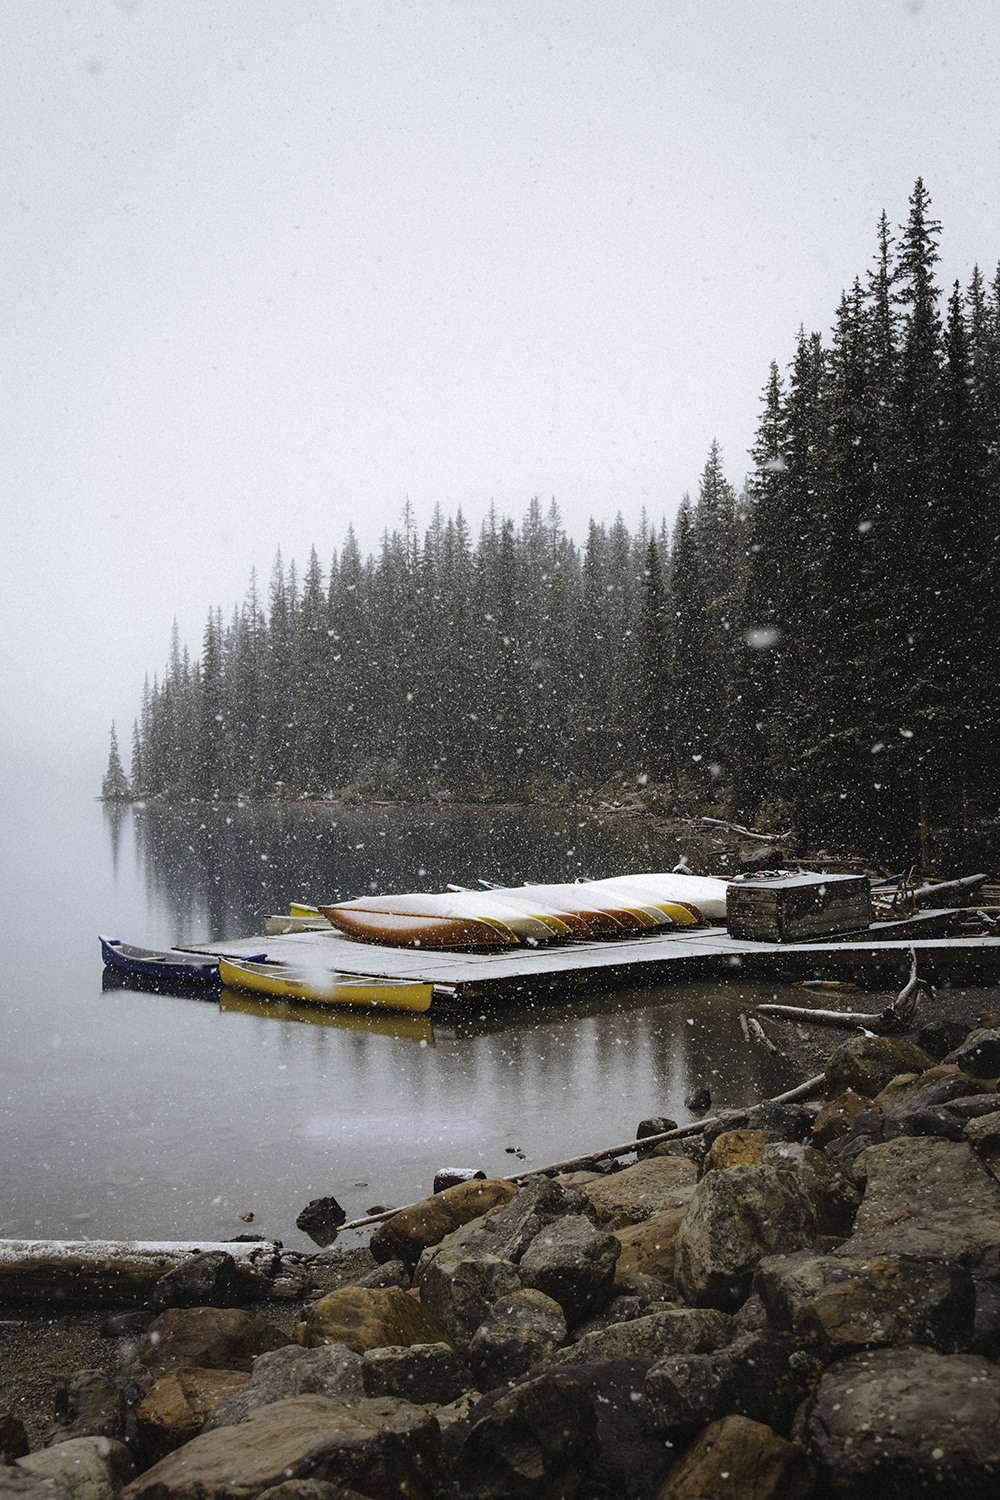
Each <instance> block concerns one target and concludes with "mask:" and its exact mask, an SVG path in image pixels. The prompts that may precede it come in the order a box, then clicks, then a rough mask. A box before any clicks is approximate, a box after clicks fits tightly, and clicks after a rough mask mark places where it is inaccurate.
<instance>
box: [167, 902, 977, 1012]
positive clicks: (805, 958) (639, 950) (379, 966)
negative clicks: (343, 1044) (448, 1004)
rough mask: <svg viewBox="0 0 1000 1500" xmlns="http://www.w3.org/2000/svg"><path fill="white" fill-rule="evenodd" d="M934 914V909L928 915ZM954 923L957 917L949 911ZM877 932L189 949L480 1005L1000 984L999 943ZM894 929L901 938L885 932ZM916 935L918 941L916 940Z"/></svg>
mask: <svg viewBox="0 0 1000 1500" xmlns="http://www.w3.org/2000/svg"><path fill="white" fill-rule="evenodd" d="M927 915H928V916H929V917H933V916H935V915H938V914H935V913H929V914H927ZM940 915H941V916H942V917H943V918H944V917H947V918H949V919H950V917H951V916H953V915H954V913H948V914H945V913H941V914H940ZM899 925H900V927H903V928H904V929H905V930H906V932H907V935H905V936H904V935H902V934H899V935H895V924H885V925H884V926H878V925H876V926H874V927H872V928H869V929H868V932H867V933H866V934H864V935H863V936H860V937H852V938H849V939H840V940H837V939H825V940H823V941H821V942H809V943H795V944H792V943H764V942H752V941H748V940H747V939H742V938H734V937H730V935H729V933H728V932H727V931H726V929H725V928H724V927H703V928H699V929H697V930H695V931H692V930H691V929H690V928H677V929H672V930H670V931H666V932H656V933H652V934H650V935H646V936H642V937H624V938H610V939H604V940H601V941H591V942H572V943H554V944H552V945H551V946H546V947H539V948H510V949H505V950H503V951H502V952H485V953H455V952H440V951H438V952H432V951H430V950H424V951H422V950H420V949H419V948H388V947H384V948H383V947H380V946H378V945H376V944H372V943H362V942H358V941H357V939H355V938H350V937H348V936H346V934H344V933H339V932H336V931H329V932H328V931H322V932H296V933H286V934H282V935H280V936H270V937H263V936H257V937H249V938H238V939H234V940H227V941H219V942H210V943H191V944H186V945H184V946H185V948H186V951H190V952H196V953H208V954H214V955H218V956H220V957H226V958H247V957H250V956H251V955H253V954H261V953H266V954H267V956H268V957H269V958H272V959H276V960H278V961H280V962H287V963H296V962H299V963H301V962H303V961H304V962H305V964H306V965H307V966H308V967H309V968H313V967H314V966H315V967H319V966H322V967H323V969H324V970H339V971H341V972H343V973H345V974H357V975H362V976H377V977H379V978H385V979H418V980H421V981H422V982H423V983H425V984H432V985H433V986H434V988H435V998H440V999H442V1000H444V999H449V1000H469V1001H479V1000H486V999H497V1000H502V999H507V998H515V997H517V996H524V995H525V994H527V993H532V994H538V993H543V992H546V991H549V992H551V991H558V990H566V991H573V990H580V989H584V988H587V989H613V988H618V987H621V986H632V985H642V984H663V983H665V982H668V981H671V980H676V979H692V978H700V977H702V976H706V975H710V974H715V975H718V976H719V977H720V978H724V977H725V976H727V975H728V976H733V975H734V974H736V973H744V974H747V975H752V976H754V977H760V976H769V975H770V976H781V977H785V978H792V979H801V978H806V977H810V976H816V977H824V978H845V979H847V978H850V979H855V980H858V979H860V980H861V981H862V982H864V981H866V980H867V982H868V983H869V984H878V983H883V982H884V983H885V984H887V985H888V984H891V983H893V982H895V980H896V979H897V978H898V979H899V980H900V982H902V979H903V978H905V976H906V974H907V973H908V972H909V964H910V950H911V949H914V950H915V951H916V954H917V962H918V966H919V972H920V976H921V978H922V979H927V980H931V981H933V982H937V983H941V982H952V983H966V984H986V983H991V982H995V981H997V980H1000V937H940V936H937V937H932V936H929V935H928V936H923V935H920V936H918V935H916V933H919V932H921V930H923V931H926V930H927V928H926V927H925V928H923V929H921V928H920V927H916V928H915V929H914V928H911V927H910V925H909V924H899ZM889 931H893V933H894V935H893V936H891V937H890V936H888V935H885V934H887V933H888V932H889ZM911 932H913V935H909V934H910V933H911Z"/></svg>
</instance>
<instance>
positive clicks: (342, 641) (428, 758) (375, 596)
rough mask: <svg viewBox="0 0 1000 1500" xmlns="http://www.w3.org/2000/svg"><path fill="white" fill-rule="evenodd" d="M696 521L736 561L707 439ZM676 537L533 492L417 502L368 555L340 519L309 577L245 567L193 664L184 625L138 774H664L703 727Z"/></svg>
mask: <svg viewBox="0 0 1000 1500" xmlns="http://www.w3.org/2000/svg"><path fill="white" fill-rule="evenodd" d="M684 517H685V521H684V529H685V537H684V546H685V547H686V548H687V549H688V550H690V549H691V545H692V539H693V540H694V542H695V544H696V545H698V546H701V545H703V544H704V545H705V546H706V547H709V548H710V549H714V547H715V536H716V533H717V532H720V531H721V532H724V533H725V535H726V538H727V548H728V554H729V555H730V557H731V560H733V561H734V560H735V559H736V558H737V557H738V555H739V553H740V547H739V545H738V543H737V539H736V538H737V530H738V525H739V523H738V519H737V507H736V500H735V496H734V493H733V490H732V488H731V486H730V485H729V484H728V483H727V482H726V480H725V479H724V478H723V475H722V469H721V457H720V455H719V452H718V449H717V448H716V447H713V449H712V452H711V454H710V456H709V460H708V463H707V464H706V468H705V473H704V476H703V479H702V486H701V492H700V495H699V499H698V501H697V503H696V504H694V505H693V506H689V505H687V504H685V507H684ZM673 553H674V549H673V545H672V542H671V538H670V537H669V536H668V534H667V531H666V529H665V526H663V525H661V526H660V527H659V528H658V529H657V530H655V531H654V530H653V528H651V526H650V525H649V524H648V523H646V524H643V525H641V526H640V527H639V528H638V530H636V531H635V532H632V531H630V530H629V528H628V527H627V526H626V525H625V523H624V522H623V521H622V520H621V519H620V518H619V519H618V520H617V521H616V522H615V523H614V524H613V525H611V526H605V525H599V524H597V523H591V525H590V528H589V533H588V537H587V541H586V544H585V545H584V546H583V547H582V548H581V547H579V546H578V545H577V544H576V543H575V542H574V541H573V540H572V539H571V538H570V537H569V536H568V535H567V533H566V531H565V529H564V527H563V525H562V522H561V520H560V516H559V513H558V510H557V508H556V506H555V505H554V504H553V505H552V506H550V507H549V508H548V510H547V511H545V510H543V507H542V506H541V505H540V504H539V502H538V501H537V500H534V501H532V502H531V504H530V505H529V507H528V510H527V513H526V515H525V516H524V518H523V519H522V520H521V522H520V523H519V524H517V525H515V524H514V522H513V521H511V520H509V519H504V518H500V517H499V516H497V515H496V514H495V513H491V514H490V516H489V517H488V519H487V520H486V522H485V524H484V525H483V527H482V528H481V531H480V533H479V535H478V537H477V538H476V539H475V540H473V538H472V537H471V536H470V533H469V529H468V527H467V525H466V523H465V522H464V520H463V518H462V516H461V514H458V515H457V516H454V517H449V518H448V519H444V518H443V517H442V516H441V515H440V514H437V515H435V518H434V520H433V522H432V524H431V526H430V527H429V528H428V529H427V530H426V532H425V533H424V534H422V535H418V533H417V531H416V528H415V527H414V525H413V523H412V520H411V518H410V517H409V514H408V513H407V515H406V516H405V517H404V525H403V527H402V528H401V529H399V530H395V531H393V532H392V533H388V534H386V536H385V537H384V539H383V542H382V545H381V548H380V550H379V552H378V553H377V554H376V555H372V556H368V557H362V555H361V553H360V551H359V549H358V546H357V543H356V541H355V538H354V536H353V533H350V532H349V533H348V536H347V539H346V541H345V542H344V545H343V548H342V549H341V550H340V552H339V553H338V554H337V555H335V556H334V557H333V559H332V561H331V563H330V565H329V567H328V568H327V569H324V568H323V567H322V566H321V564H320V562H319V559H318V557H317V555H316V553H315V551H314V552H313V554H312V556H311V557H310V559H309V563H308V566H307V568H306V570H305V573H304V575H303V576H301V577H299V576H298V574H297V571H296V568H295V566H294V564H292V565H290V566H287V567H286V566H284V564H283V563H282V561H281V559H280V558H279V559H278V560H277V561H276V562H275V565H274V569H273V572H272V575H271V579H270V584H269V587H268V590H267V597H266V599H262V598H261V596H260V592H259V590H258V588H257V586H256V583H255V582H253V581H252V582H251V586H250V589H249V592H248V594H247V597H246V598H245V600H244V601H243V604H242V605H241V606H240V608H239V609H237V610H235V611H234V613H233V614H232V616H231V618H230V619H229V620H228V621H226V620H224V619H223V617H222V614H221V612H218V611H213V612H212V613H211V615H210V617H209V620H208V622H207V625H206V628H205V635H204V639H203V642H202V650H201V654H200V657H199V658H198V659H197V660H195V661H191V660H190V659H189V658H188V656H187V653H186V652H185V651H183V650H182V649H181V646H180V643H179V641H178V639H177V636H176V632H175V637H174V642H173V645H172V649H171V653H170V659H169V662H168V665H167V668H166V671H165V673H164V675H163V677H162V678H161V679H159V680H158V681H155V682H154V683H153V684H152V686H151V687H148V688H147V691H146V694H145V700H144V704H143V708H142V713H141V716H140V718H139V720H138V722H137V724H136V726H135V730H134V737H133V754H132V772H131V792H132V794H133V795H136V796H142V797H151V796H157V797H165V798H183V797H199V798H214V797H221V798H230V797H233V796H236V795H240V794H244V795H248V796H255V795H257V796H259V795H274V794H275V793H280V794H284V795H301V794H306V795H313V796H322V795H324V794H325V793H327V792H333V793H335V794H338V795H342V794H344V793H345V792H346V793H348V794H350V795H353V796H357V797H378V796H384V797H427V796H439V797H449V798H454V799H456V800H460V799H466V800H504V801H511V800H519V799H523V798H528V799H531V798H537V797H547V798H550V797H553V796H557V797H578V796H584V795H592V794H596V793H600V792H602V791H608V790H613V791H615V792H618V791H620V790H621V789H622V787H623V786H626V785H627V786H630V787H631V788H632V789H635V788H636V786H637V784H638V783H641V784H643V785H649V784H650V783H653V782H656V783H660V782H667V781H672V780H673V778H674V775H675V772H676V769H677V768H676V759H677V755H678V754H679V753H680V752H681V746H682V741H683V740H684V738H685V736H686V737H687V738H688V739H690V740H691V745H692V747H693V746H694V743H695V741H696V740H697V742H698V744H701V740H702V739H703V738H704V733H703V731H702V729H701V728H700V719H701V714H700V711H699V710H698V708H697V705H696V700H695V697H694V696H692V695H688V696H689V697H690V703H689V704H688V705H687V709H686V712H687V715H688V718H687V720H686V721H685V722H686V723H688V724H689V727H688V729H686V730H684V731H681V730H680V727H679V725H680V721H679V719H678V717H677V714H676V713H675V712H674V709H673V708H672V704H671V699H670V695H671V692H672V683H673V681H674V680H675V676H677V677H681V678H688V677H691V678H693V677H695V676H697V675H698V674H699V672H700V670H701V659H700V655H699V653H700V652H702V651H703V649H704V643H703V642H702V641H701V639H700V636H699V637H698V638H697V639H696V637H695V636H693V635H690V633H688V634H685V635H684V636H683V638H682V636H681V635H677V638H676V640H674V637H673V634H672V633H671V631H670V629H669V622H668V620H667V610H668V593H669V587H668V578H669V576H670V574H671V572H672V571H674V572H677V571H678V569H679V567H680V566H681V565H680V564H679V563H678V564H677V567H676V568H675V567H674V564H673V562H672V558H673ZM718 574H719V577H718V580H716V579H714V578H710V577H709V575H708V573H707V572H706V573H705V575H704V576H699V578H697V579H695V578H692V579H691V584H690V586H691V588H694V589H697V590H698V591H699V606H698V609H697V611H696V613H697V614H698V617H699V618H700V619H701V618H707V617H708V615H709V613H710V612H712V611H714V612H715V615H716V616H717V619H716V623H715V625H714V627H713V629H714V633H715V635H717V636H720V637H722V636H723V635H725V636H726V637H728V634H729V630H730V621H729V620H728V617H727V616H726V606H725V599H724V597H723V587H722V583H723V580H724V586H725V595H726V597H729V596H730V595H731V592H732V586H733V577H732V567H731V566H727V565H725V564H723V565H722V566H720V568H719V570H718ZM709 590H712V591H713V592H712V593H711V594H709V593H708V591H709ZM719 644H720V648H723V647H725V645H726V644H727V640H725V639H720V642H719ZM684 748H685V749H686V748H687V747H686V745H685V747H684ZM706 748H707V741H706ZM694 753H697V752H694ZM110 774H111V768H110V767H109V775H110ZM122 774H123V775H124V773H122ZM694 779H700V775H699V777H698V778H694ZM126 780H127V778H126ZM117 784H119V785H120V781H118V782H117ZM108 790H109V785H108V782H107V778H106V792H107V791H108Z"/></svg>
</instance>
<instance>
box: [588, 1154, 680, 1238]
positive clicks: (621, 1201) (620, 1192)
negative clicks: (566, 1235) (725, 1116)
mask: <svg viewBox="0 0 1000 1500" xmlns="http://www.w3.org/2000/svg"><path fill="white" fill-rule="evenodd" d="M697 1182H698V1168H697V1166H696V1164H695V1163H694V1162H693V1161H690V1160H689V1159H688V1158H687V1157H686V1156H648V1157H646V1158H645V1159H644V1160H643V1161H639V1162H636V1163H635V1165H634V1166H631V1167H626V1168H625V1170H624V1172H614V1173H612V1174H611V1176H609V1177H600V1178H598V1179H597V1180H596V1181H594V1182H585V1183H580V1184H577V1187H578V1189H579V1191H580V1192H581V1193H582V1194H583V1195H584V1197H585V1198H588V1199H589V1200H590V1202H591V1203H592V1204H593V1206H594V1208H595V1209H596V1210H597V1217H598V1219H599V1220H600V1222H601V1223H602V1224H605V1225H610V1226H611V1227H612V1228H617V1227H618V1226H620V1225H624V1224H639V1223H641V1222H642V1221H643V1220H644V1219H651V1218H652V1217H653V1215H654V1214H660V1213H664V1212H665V1211H666V1210H668V1209H670V1210H677V1209H686V1208H687V1205H688V1204H689V1203H690V1201H691V1197H692V1195H693V1193H694V1190H695V1187H696V1186H697Z"/></svg>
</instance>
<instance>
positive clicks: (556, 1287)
mask: <svg viewBox="0 0 1000 1500" xmlns="http://www.w3.org/2000/svg"><path fill="white" fill-rule="evenodd" d="M620 1254H621V1242H620V1241H619V1240H617V1239H616V1238H615V1236H614V1235H613V1234H603V1233H601V1231H600V1230H598V1229H595V1227H594V1225H593V1224H592V1223H591V1222H590V1220H589V1219H588V1218H586V1217H585V1216H584V1215H583V1214H567V1215H565V1216H564V1217H563V1218H561V1219H559V1220H557V1221H556V1222H555V1223H553V1224H551V1225H549V1226H548V1227H547V1228H545V1229H543V1230H542V1231H541V1232H540V1233H539V1234H537V1235H536V1236H535V1238H534V1239H533V1240H532V1242H531V1244H530V1245H529V1246H528V1248H527V1250H525V1252H524V1254H523V1255H522V1257H521V1263H520V1271H521V1279H522V1281H523V1283H524V1285H525V1286H529V1287H537V1289H538V1290H539V1291H540V1292H545V1293H546V1295H547V1296H549V1297H552V1298H554V1299H555V1301H556V1302H558V1303H559V1305H560V1307H561V1308H562V1309H563V1311H564V1312H565V1314H566V1319H567V1322H568V1323H569V1324H570V1325H571V1326H572V1324H574V1323H577V1322H579V1321H580V1320H581V1319H582V1318H584V1317H585V1316H586V1315H587V1314H588V1313H589V1312H592V1311H593V1310H595V1309H596V1308H598V1307H600V1306H602V1305H603V1304H604V1303H605V1302H607V1301H609V1300H610V1297H611V1293H612V1288H613V1286H614V1279H615V1266H616V1264H617V1262H618V1257H619V1255H620Z"/></svg>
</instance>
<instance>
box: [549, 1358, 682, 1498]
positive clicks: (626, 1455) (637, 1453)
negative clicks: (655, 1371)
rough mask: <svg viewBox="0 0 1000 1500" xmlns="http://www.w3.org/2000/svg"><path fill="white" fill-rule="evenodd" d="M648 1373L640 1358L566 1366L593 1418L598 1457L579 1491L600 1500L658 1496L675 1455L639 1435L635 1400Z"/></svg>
mask: <svg viewBox="0 0 1000 1500" xmlns="http://www.w3.org/2000/svg"><path fill="white" fill-rule="evenodd" d="M648 1370H649V1361H648V1360H644V1359H612V1360H601V1361H599V1362H597V1363H595V1364H589V1365H572V1366H567V1367H566V1368H565V1370H563V1371H561V1372H560V1373H564V1374H566V1375H568V1376H569V1377H570V1378H571V1379H573V1380H574V1381H576V1383H577V1384H578V1385H579V1387H580V1388H581V1390H583V1391H584V1392H585V1393H586V1395H587V1396H588V1398H589V1399H590V1401H591V1403H592V1406H593V1410H594V1412H595V1414H596V1434H597V1441H598V1454H597V1457H596V1458H595V1460H594V1461H593V1463H592V1465H591V1468H590V1471H589V1475H588V1479H587V1481H586V1484H585V1486H584V1489H583V1493H584V1494H585V1495H587V1496H594V1497H601V1500H646V1497H648V1496H651V1495H655V1494H657V1493H658V1488H659V1485H660V1483H661V1482H662V1480H663V1479H664V1478H665V1477H666V1473H667V1470H668V1469H669V1467H670V1465H671V1464H672V1462H673V1460H674V1456H675V1455H674V1454H673V1452H672V1451H671V1450H670V1449H669V1448H666V1447H665V1446H664V1445H663V1444H662V1443H660V1442H658V1441H657V1440H656V1439H655V1438H650V1437H649V1436H648V1435H647V1434H646V1433H644V1432H643V1431H642V1427H641V1426H640V1422H639V1402H640V1400H641V1396H642V1388H643V1385H644V1383H645V1378H646V1375H647V1373H648Z"/></svg>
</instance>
